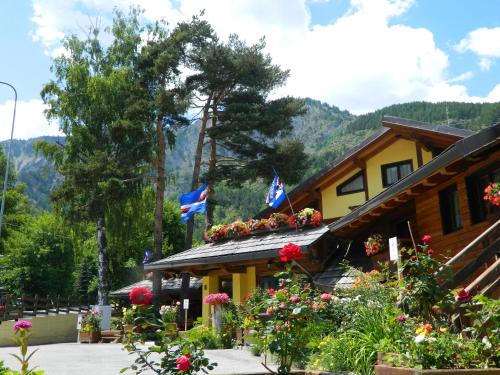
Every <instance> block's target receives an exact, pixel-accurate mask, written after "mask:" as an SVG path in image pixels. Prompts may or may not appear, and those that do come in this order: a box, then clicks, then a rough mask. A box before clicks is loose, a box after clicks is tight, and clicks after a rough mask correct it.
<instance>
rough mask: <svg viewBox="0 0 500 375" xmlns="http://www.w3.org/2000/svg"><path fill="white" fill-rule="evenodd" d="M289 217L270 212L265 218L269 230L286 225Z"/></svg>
mask: <svg viewBox="0 0 500 375" xmlns="http://www.w3.org/2000/svg"><path fill="white" fill-rule="evenodd" d="M288 220H289V217H288V215H286V214H282V213H279V212H275V213H272V214H271V215H270V216H269V219H268V220H267V225H268V228H269V229H270V230H274V231H277V230H280V229H282V228H285V227H287V226H288Z"/></svg>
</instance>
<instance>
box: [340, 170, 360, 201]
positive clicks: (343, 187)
mask: <svg viewBox="0 0 500 375" xmlns="http://www.w3.org/2000/svg"><path fill="white" fill-rule="evenodd" d="M363 173H364V172H363V171H361V172H359V173H356V174H355V175H354V176H352V177H351V178H349V179H347V180H346V181H344V182H342V183H341V184H340V185H339V186H337V195H346V194H352V193H358V192H360V191H364V190H365V181H364V179H363Z"/></svg>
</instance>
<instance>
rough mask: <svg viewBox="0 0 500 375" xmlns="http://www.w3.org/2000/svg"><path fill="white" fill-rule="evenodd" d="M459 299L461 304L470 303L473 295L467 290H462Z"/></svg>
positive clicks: (458, 295)
mask: <svg viewBox="0 0 500 375" xmlns="http://www.w3.org/2000/svg"><path fill="white" fill-rule="evenodd" d="M457 298H458V301H459V302H461V303H466V302H470V300H471V299H472V293H471V292H468V291H467V290H465V289H462V290H461V291H460V292H458V294H457Z"/></svg>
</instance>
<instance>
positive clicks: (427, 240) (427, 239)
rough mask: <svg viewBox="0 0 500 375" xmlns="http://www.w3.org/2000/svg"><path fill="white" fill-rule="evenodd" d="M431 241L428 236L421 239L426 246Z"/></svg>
mask: <svg viewBox="0 0 500 375" xmlns="http://www.w3.org/2000/svg"><path fill="white" fill-rule="evenodd" d="M431 241H432V237H431V236H430V235H428V234H426V235H425V236H423V237H422V242H423V243H424V244H426V245H428V244H430V243H431Z"/></svg>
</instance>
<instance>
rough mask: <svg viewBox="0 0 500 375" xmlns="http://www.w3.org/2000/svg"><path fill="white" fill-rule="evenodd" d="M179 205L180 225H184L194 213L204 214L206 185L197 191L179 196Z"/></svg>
mask: <svg viewBox="0 0 500 375" xmlns="http://www.w3.org/2000/svg"><path fill="white" fill-rule="evenodd" d="M179 202H180V204H181V223H186V222H187V221H188V220H189V219H190V218H191V216H193V215H194V214H195V213H197V212H199V213H204V212H205V211H206V209H207V185H205V184H203V185H201V187H200V188H199V189H197V190H194V191H191V192H189V193H186V194H182V195H179Z"/></svg>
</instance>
